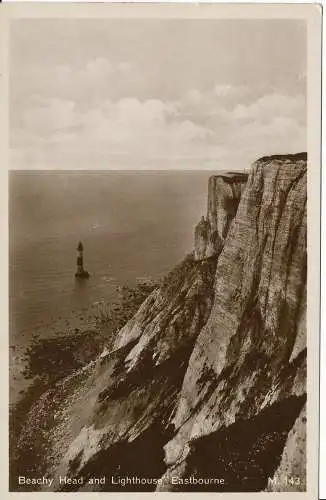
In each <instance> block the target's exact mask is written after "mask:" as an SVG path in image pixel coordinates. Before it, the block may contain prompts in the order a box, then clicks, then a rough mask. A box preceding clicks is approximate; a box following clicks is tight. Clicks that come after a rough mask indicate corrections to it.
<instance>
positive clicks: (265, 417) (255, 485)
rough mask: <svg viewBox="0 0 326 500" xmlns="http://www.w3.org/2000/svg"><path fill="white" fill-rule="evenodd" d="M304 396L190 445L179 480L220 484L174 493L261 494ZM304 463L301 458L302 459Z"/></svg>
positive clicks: (278, 457) (293, 397)
mask: <svg viewBox="0 0 326 500" xmlns="http://www.w3.org/2000/svg"><path fill="white" fill-rule="evenodd" d="M305 401H306V396H305V395H304V396H300V397H296V396H290V397H289V398H287V399H285V400H283V401H281V402H278V403H275V404H274V405H272V406H270V407H268V408H266V409H265V410H263V411H262V412H261V413H260V414H259V415H257V416H256V417H253V418H251V419H250V420H238V421H237V422H236V423H235V424H233V425H231V426H229V427H227V428H223V429H221V430H218V431H216V432H213V433H211V434H209V435H207V436H204V437H202V438H198V439H195V440H193V441H192V442H191V443H190V449H191V451H190V455H189V456H188V458H187V464H186V472H185V473H184V474H183V477H190V476H195V477H197V478H203V479H204V478H207V479H208V478H223V479H224V484H223V485H221V484H220V485H214V484H207V485H205V484H201V485H198V486H196V485H191V486H185V485H181V486H177V487H175V488H174V491H225V492H243V491H252V492H254V491H262V490H264V489H265V488H266V486H267V482H268V478H269V477H273V473H274V471H275V470H276V469H277V467H278V465H279V463H280V460H281V456H282V452H283V449H284V445H285V442H286V439H287V436H288V433H289V431H290V429H291V427H292V426H293V424H294V422H295V420H296V418H297V417H298V415H299V414H300V411H301V409H302V407H303V405H304V404H305ZM303 460H305V457H303Z"/></svg>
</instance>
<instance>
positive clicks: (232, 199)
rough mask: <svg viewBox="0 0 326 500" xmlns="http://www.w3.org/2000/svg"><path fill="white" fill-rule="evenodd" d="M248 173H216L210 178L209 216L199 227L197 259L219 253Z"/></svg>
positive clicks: (196, 244)
mask: <svg viewBox="0 0 326 500" xmlns="http://www.w3.org/2000/svg"><path fill="white" fill-rule="evenodd" d="M247 178H248V175H247V174H244V173H240V172H237V173H234V172H226V173H221V174H219V175H216V176H212V177H211V178H210V179H209V182H208V197H207V216H206V219H205V218H204V217H202V219H201V221H200V222H199V224H198V225H197V226H196V229H195V259H196V260H202V259H207V258H209V257H213V256H214V255H216V256H217V255H218V254H219V253H220V252H221V250H222V248H223V244H224V241H225V238H226V236H227V234H228V232H229V228H230V224H231V222H232V220H233V219H234V217H235V214H236V213H237V208H238V204H239V201H240V198H241V193H242V191H243V190H244V187H245V185H246V182H247Z"/></svg>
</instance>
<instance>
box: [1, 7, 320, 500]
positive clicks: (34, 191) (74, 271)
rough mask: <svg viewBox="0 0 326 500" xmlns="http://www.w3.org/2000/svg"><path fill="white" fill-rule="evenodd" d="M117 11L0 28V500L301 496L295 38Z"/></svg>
mask: <svg viewBox="0 0 326 500" xmlns="http://www.w3.org/2000/svg"><path fill="white" fill-rule="evenodd" d="M77 7H78V5H77V6H76V9H75V12H78V9H77ZM103 7H104V6H103ZM175 7H177V6H175ZM251 7H252V8H253V6H251ZM297 7H298V9H299V11H300V7H299V6H297ZM89 8H90V12H92V9H91V6H89ZM94 8H95V7H94ZM120 8H121V11H122V14H121V15H120V16H116V15H111V16H105V15H103V16H102V17H101V16H98V17H96V16H95V17H94V16H91V17H89V18H87V17H86V16H78V15H76V16H67V17H63V16H58V17H56V16H55V15H53V14H49V15H48V16H46V15H44V13H46V6H45V5H44V6H43V16H42V17H41V18H37V17H35V18H33V17H32V16H28V17H26V18H24V17H22V18H19V17H16V18H12V19H10V21H9V22H8V75H9V76H8V91H9V94H8V95H9V97H8V111H9V129H8V130H9V135H8V140H9V154H8V158H9V159H8V162H9V165H8V221H9V222H8V224H9V226H8V229H9V237H8V240H9V346H8V349H9V367H8V370H9V410H8V411H9V431H8V432H9V491H10V492H35V493H36V492H59V493H60V492H61V493H63V492H76V493H77V492H81V493H85V492H115V493H125V492H171V493H180V492H197V493H198V492H218V493H247V492H249V493H250V492H252V493H254V492H265V493H271V494H272V493H275V492H278V493H280V492H283V493H288V492H291V493H299V492H300V493H303V492H305V493H306V494H308V493H309V492H311V491H313V489H314V488H315V484H312V483H311V482H309V480H308V475H307V474H308V472H307V471H309V463H308V460H309V457H310V458H311V457H312V456H315V455H314V454H315V453H316V449H315V448H314V446H315V445H314V444H313V439H314V438H313V436H314V433H313V432H312V433H309V432H308V440H307V439H306V435H307V426H309V421H310V420H309V419H310V416H311V413H316V412H317V408H316V406H314V403H312V401H315V400H313V394H311V398H312V399H311V400H310V399H309V398H310V393H309V390H310V389H309V385H308V382H307V381H308V379H309V377H308V378H307V357H308V373H309V370H314V369H315V368H316V369H318V366H317V364H316V365H315V367H313V365H312V364H311V359H313V357H316V356H317V355H318V353H317V351H316V350H315V347H314V346H315V345H317V344H318V336H319V331H318V322H317V323H316V321H315V322H314V323H311V325H312V326H309V324H310V323H309V322H308V318H310V317H311V314H312V313H311V314H310V312H309V307H310V306H309V303H310V302H316V300H317V296H316V295H313V294H314V293H315V292H314V291H313V290H312V288H309V286H310V285H311V284H312V283H311V281H313V280H311V279H310V278H309V276H310V273H313V272H314V269H315V268H314V266H315V265H316V266H318V259H314V263H312V264H311V265H310V260H309V259H310V258H311V256H312V255H314V256H316V255H317V257H318V248H319V247H318V238H317V240H314V241H317V246H316V245H311V244H309V238H310V236H311V235H312V232H313V231H312V229H311V228H312V225H313V224H315V226H314V230H315V231H316V230H317V232H318V217H319V215H318V211H317V212H315V213H316V214H317V216H316V217H315V220H314V222H312V223H311V224H312V225H311V226H309V224H310V222H309V221H310V220H311V219H309V214H311V213H312V212H313V209H312V208H311V206H312V205H311V206H310V203H313V201H315V202H317V198H318V196H319V194H318V192H317V191H316V192H315V194H314V193H313V192H312V191H309V184H308V181H307V178H308V179H309V176H310V175H311V176H315V178H316V179H318V178H319V175H320V165H319V164H318V163H315V161H314V160H313V161H311V158H312V156H310V151H311V149H310V147H309V140H308V137H309V130H308V128H309V126H310V125H309V123H310V124H311V122H309V120H308V118H307V117H308V116H309V106H308V105H309V102H310V101H309V99H308V97H309V93H308V89H309V78H310V74H309V70H308V69H309V67H310V66H309V63H308V47H309V44H308V39H309V37H308V31H309V30H308V21H307V19H306V18H305V17H304V16H301V17H300V16H296V15H293V18H289V17H287V16H285V17H284V18H283V17H282V16H281V15H278V16H272V15H270V16H269V15H264V16H257V15H253V16H252V17H250V16H249V17H248V15H243V16H238V17H237V16H234V15H232V13H231V14H230V15H229V16H227V15H225V14H223V15H221V16H219V15H218V12H219V10H217V15H215V17H210V16H207V17H205V16H200V15H198V17H195V16H194V15H192V16H187V15H185V16H181V15H180V16H174V15H173V16H170V17H169V16H161V17H160V16H158V15H156V16H146V15H144V16H142V15H141V14H139V13H138V14H137V12H138V11H137V6H136V5H134V6H133V9H129V10H128V9H127V6H126V9H125V10H124V9H123V6H120ZM173 8H174V6H170V8H169V9H170V10H169V12H170V11H171V10H172V11H173ZM224 8H226V6H224ZM247 8H248V9H249V8H250V7H249V6H248V7H247ZM311 8H312V9H313V8H314V7H313V6H311ZM198 9H199V12H200V9H201V6H198ZM239 9H240V7H239ZM295 9H296V7H293V11H294V14H295ZM143 10H146V8H145V6H143ZM152 10H154V7H152ZM240 11H241V12H244V13H246V12H249V11H246V6H241V9H240ZM130 12H131V14H130ZM135 12H136V15H132V13H135ZM173 12H174V11H173ZM221 12H222V10H221ZM223 12H224V11H223ZM233 12H234V11H233ZM307 12H308V13H310V14H311V12H310V10H309V7H308V8H307ZM315 14H316V15H317V14H318V13H317V12H316V13H315ZM317 17H318V15H317ZM310 88H311V87H310ZM311 154H313V153H311ZM313 158H315V157H313ZM307 192H308V196H307ZM311 193H312V195H311ZM307 213H308V219H307ZM307 220H308V222H307ZM311 241H312V240H311ZM311 247H314V248H312V249H311ZM317 247H318V248H317ZM310 249H311V252H312V253H311V254H310ZM313 252H315V253H313ZM316 252H317V253H316ZM309 290H310V291H309ZM314 297H315V300H314V299H313V298H314ZM307 301H308V312H307ZM309 301H310V302H309ZM316 324H317V327H316V326H314V325H316ZM309 356H311V358H309ZM309 360H310V362H309ZM314 373H315V372H314ZM311 380H312V378H311ZM314 380H315V379H314ZM307 399H308V402H309V401H310V403H309V404H310V406H308V410H307ZM312 418H313V419H316V415H315V416H314V417H312ZM315 421H316V420H313V422H315ZM309 436H310V437H309ZM309 439H311V447H310V448H309V446H310V444H309ZM307 449H310V452H308V453H307ZM313 480H315V477H314V476H313ZM307 492H308V493H307ZM309 494H310V493H309ZM304 498H309V499H310V498H313V497H312V496H309V497H308V496H304Z"/></svg>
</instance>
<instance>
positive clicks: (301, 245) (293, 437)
mask: <svg viewBox="0 0 326 500" xmlns="http://www.w3.org/2000/svg"><path fill="white" fill-rule="evenodd" d="M306 163H307V162H306V155H304V154H300V155H292V156H291V155H290V156H281V157H268V158H262V159H261V160H259V161H257V162H256V163H255V164H254V165H253V167H252V169H251V172H250V174H249V177H248V179H247V181H246V178H245V177H244V176H241V175H238V174H237V175H235V176H231V175H230V176H226V177H225V176H222V177H221V176H218V177H213V178H211V179H210V182H209V197H208V213H207V220H204V221H202V222H201V223H200V224H202V225H203V223H204V224H205V228H206V229H205V231H206V232H200V231H199V230H198V227H197V231H196V238H195V240H196V244H195V252H194V255H189V256H188V257H187V258H186V259H185V260H184V261H183V262H182V263H181V264H180V265H179V266H177V267H176V268H175V269H174V270H173V271H172V272H171V273H170V274H169V275H168V276H167V277H166V279H165V282H164V283H163V285H162V286H161V287H160V288H159V289H157V290H155V291H154V292H152V293H151V294H150V295H149V297H148V298H147V299H146V301H145V302H144V303H143V304H142V306H141V307H140V309H139V310H138V312H137V313H136V314H135V316H134V317H133V318H132V320H131V321H129V322H128V323H127V324H126V325H125V326H124V327H123V328H122V329H121V330H120V332H119V334H118V335H117V338H116V341H115V346H114V350H113V351H109V350H104V351H103V352H102V354H101V355H100V356H99V358H98V359H97V361H96V362H94V363H91V364H89V365H87V366H86V367H85V368H83V369H82V370H79V371H78V372H76V373H75V374H74V375H72V376H71V377H68V378H66V379H64V380H62V381H60V382H59V383H58V384H56V386H55V387H53V388H52V389H51V390H49V391H48V392H46V393H45V394H44V395H43V396H42V397H41V398H40V399H39V400H38V401H37V402H36V403H35V405H34V407H33V408H32V409H31V411H30V412H29V414H28V415H27V418H26V424H25V430H23V432H22V434H21V438H20V442H19V443H18V450H17V455H18V456H19V455H21V456H23V454H24V453H25V452H26V450H28V453H29V455H31V454H32V453H35V454H38V455H39V456H40V457H41V459H40V461H39V463H38V465H37V466H36V465H35V467H34V469H35V470H34V471H33V472H34V473H36V472H37V473H47V474H48V475H52V476H54V477H59V475H60V474H61V475H67V476H69V477H70V478H75V479H76V480H77V479H81V478H84V479H85V478H89V477H91V476H92V475H96V476H97V477H100V476H101V475H102V476H104V475H106V476H107V477H111V476H112V475H119V476H132V475H137V476H138V477H141V478H156V481H154V482H152V483H148V481H147V482H146V483H144V484H140V485H133V486H130V487H129V488H128V487H126V488H124V489H123V491H128V490H129V491H136V490H137V489H138V490H140V491H145V490H148V491H153V490H155V488H156V489H157V490H159V491H186V490H189V491H195V490H196V489H197V490H205V489H206V490H210V491H214V490H217V491H223V490H224V491H259V490H264V489H272V490H278V489H279V490H282V491H286V490H287V489H288V488H287V486H286V485H284V484H281V482H280V479H279V478H280V477H281V476H282V474H283V473H284V471H288V472H289V471H290V472H291V473H292V474H297V475H298V476H300V484H299V485H296V491H299V490H303V489H305V416H304V404H305V399H306V372H305V370H306V325H305V310H306ZM239 200H240V201H239ZM231 222H232V223H231ZM203 234H204V236H203ZM198 235H199V236H200V237H199V236H198ZM41 428H42V429H43V430H42V434H43V440H38V441H37V440H36V441H35V439H32V440H31V438H30V436H33V435H35V436H36V435H39V434H40V431H39V429H41ZM31 441H32V443H31ZM31 446H32V447H34V449H33V448H32V451H31ZM20 472H21V473H22V472H24V471H23V470H20ZM29 473H30V474H31V471H29ZM190 476H194V477H197V478H202V479H203V478H212V477H213V478H214V477H215V478H224V483H223V484H222V485H221V484H220V485H217V486H216V485H212V484H200V485H199V486H197V487H196V486H194V485H191V486H189V484H188V485H187V484H186V481H185V479H186V478H188V477H190ZM176 477H177V478H179V481H177V483H178V484H176V482H175V481H174V480H173V478H176ZM158 478H160V479H158ZM268 478H271V479H272V480H271V481H268ZM273 481H274V482H273ZM53 488H54V489H61V490H68V489H72V490H77V489H80V490H87V489H91V490H94V489H96V488H95V487H94V485H88V484H86V483H83V484H80V485H77V484H76V485H70V486H67V485H59V484H58V483H55V484H54V486H53ZM97 488H99V489H104V490H107V491H114V490H118V491H121V486H116V485H113V484H112V483H110V484H107V483H106V485H105V486H102V487H100V486H97ZM292 489H293V487H292Z"/></svg>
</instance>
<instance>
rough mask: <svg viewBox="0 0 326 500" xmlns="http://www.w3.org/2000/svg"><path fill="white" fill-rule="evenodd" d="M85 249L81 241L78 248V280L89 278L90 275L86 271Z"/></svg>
mask: <svg viewBox="0 0 326 500" xmlns="http://www.w3.org/2000/svg"><path fill="white" fill-rule="evenodd" d="M83 251H84V247H83V244H82V242H81V241H80V242H79V243H78V246H77V272H76V274H75V276H76V278H89V273H88V272H87V271H85V269H84V256H83Z"/></svg>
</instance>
